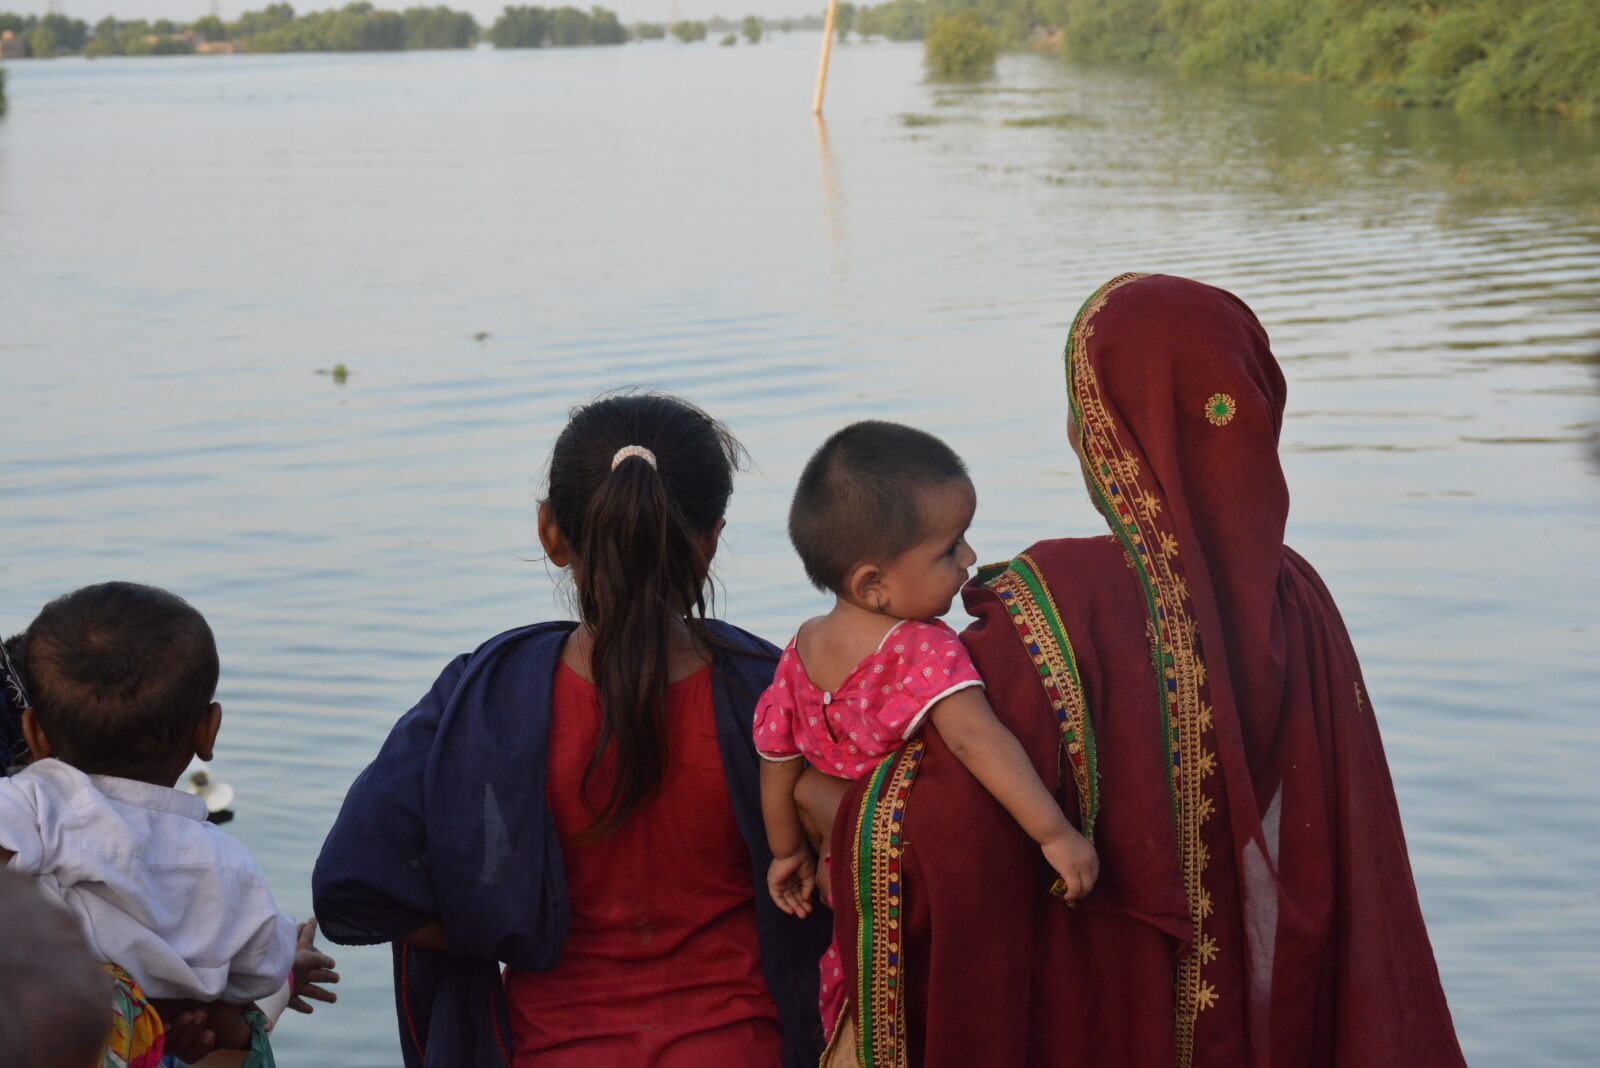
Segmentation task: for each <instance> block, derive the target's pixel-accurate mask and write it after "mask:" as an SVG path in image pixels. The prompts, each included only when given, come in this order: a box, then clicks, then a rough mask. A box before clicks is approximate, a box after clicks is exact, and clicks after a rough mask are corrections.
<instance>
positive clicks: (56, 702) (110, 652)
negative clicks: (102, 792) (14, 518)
mask: <svg viewBox="0 0 1600 1068" xmlns="http://www.w3.org/2000/svg"><path fill="white" fill-rule="evenodd" d="M25 650H26V657H27V677H28V686H29V697H30V698H31V699H32V707H33V711H34V714H35V716H37V718H38V725H39V728H40V729H41V730H42V731H43V733H44V735H45V737H46V738H47V739H48V740H49V743H50V747H51V750H52V755H54V756H55V757H57V758H58V759H60V760H61V761H63V762H64V763H67V764H71V765H72V766H74V767H76V768H78V769H79V770H80V771H83V772H85V773H88V774H99V775H117V776H121V777H124V778H130V779H143V780H146V781H154V779H156V778H165V779H169V781H167V782H166V783H165V784H164V785H169V786H170V785H172V783H173V782H175V781H176V780H177V776H178V775H179V774H181V773H182V770H183V767H184V765H185V764H187V763H188V761H189V759H190V757H191V756H192V755H193V752H194V745H193V739H194V736H195V733H196V727H197V726H198V725H199V724H201V723H203V722H204V721H205V719H206V717H207V716H208V715H209V714H210V712H211V708H212V698H213V696H214V695H215V693H216V688H217V676H218V670H219V667H218V661H217V644H216V640H215V639H214V638H213V637H212V634H211V628H210V626H208V625H207V624H206V621H205V617H203V616H202V615H201V614H200V613H199V612H197V611H196V610H195V609H194V608H193V607H192V606H191V605H190V604H189V603H188V602H187V601H185V600H184V599H183V598H181V597H178V596H177V595H176V594H172V593H168V592H167V591H165V590H161V589H156V588H155V587H153V586H141V585H138V584H136V583H132V582H105V583H101V584H99V585H95V586H85V587H84V588H83V589H81V590H77V591H75V592H73V593H69V594H67V595H66V596H65V597H60V598H58V599H56V600H54V601H51V602H50V603H49V604H47V605H45V607H44V610H43V611H41V612H40V613H39V617H38V618H37V619H35V620H34V621H33V623H32V624H31V625H30V626H29V627H28V633H27V640H26V644H25Z"/></svg>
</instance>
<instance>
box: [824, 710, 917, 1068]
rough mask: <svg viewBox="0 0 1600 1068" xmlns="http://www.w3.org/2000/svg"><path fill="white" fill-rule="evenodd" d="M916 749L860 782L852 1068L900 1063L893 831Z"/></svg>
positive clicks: (901, 815) (897, 847) (853, 867)
mask: <svg viewBox="0 0 1600 1068" xmlns="http://www.w3.org/2000/svg"><path fill="white" fill-rule="evenodd" d="M924 752H925V749H924V744H923V742H922V740H921V739H920V738H919V739H917V740H916V741H914V742H912V743H910V744H909V745H907V746H906V747H905V748H904V749H903V750H901V751H900V752H899V753H898V754H890V755H889V756H888V757H886V758H884V761H883V763H881V764H879V765H878V767H877V768H876V769H875V770H874V771H873V772H872V775H871V776H870V777H869V778H868V780H867V792H866V796H865V797H864V798H863V799H862V802H861V812H860V814H859V816H857V818H856V834H855V849H854V850H853V851H852V852H853V854H854V855H853V856H852V857H851V858H850V876H851V882H852V885H853V887H854V892H855V896H856V980H857V985H856V991H857V996H858V997H859V998H860V999H861V1005H860V1011H859V1013H858V1014H857V1020H856V1059H857V1062H858V1063H859V1065H860V1068H906V1045H905V1032H906V1005H905V998H904V988H903V986H902V984H901V978H902V977H903V975H904V974H905V969H904V967H903V959H902V957H901V942H900V933H901V932H900V902H901V889H902V883H901V880H900V874H901V872H900V853H901V834H900V832H901V827H902V825H903V822H904V820H905V814H906V798H907V797H908V796H909V795H910V793H911V783H912V780H913V779H915V778H916V775H917V768H918V767H920V766H921V764H922V755H923V753H924ZM846 1011H847V1012H848V1011H849V1010H848V1007H847V1008H846ZM836 1037H837V1036H836Z"/></svg>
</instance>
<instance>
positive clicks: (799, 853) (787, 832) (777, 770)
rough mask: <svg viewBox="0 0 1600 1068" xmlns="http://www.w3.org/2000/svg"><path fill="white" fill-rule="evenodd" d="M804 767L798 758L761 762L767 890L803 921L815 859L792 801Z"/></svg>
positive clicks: (807, 910) (814, 875) (812, 884)
mask: <svg viewBox="0 0 1600 1068" xmlns="http://www.w3.org/2000/svg"><path fill="white" fill-rule="evenodd" d="M805 766H806V762H805V761H804V760H802V759H801V758H799V757H794V758H793V759H790V760H765V759H764V760H762V761H761V818H762V820H763V822H764V823H765V824H766V826H767V845H768V846H770V847H771V849H772V865H771V866H770V867H769V868H768V869H767V890H768V892H769V893H771V894H772V900H773V901H774V902H776V903H777V906H778V907H779V908H780V909H782V910H783V911H785V912H787V913H789V915H791V916H799V917H802V918H804V917H806V916H809V915H811V891H812V889H813V888H814V887H815V886H816V881H817V857H816V854H815V853H813V852H812V851H811V844H810V843H809V842H807V841H806V833H805V829H804V827H802V826H801V824H800V810H799V809H798V808H797V807H796V806H795V801H794V784H795V783H796V782H797V781H799V778H800V772H801V771H803V770H804V769H805Z"/></svg>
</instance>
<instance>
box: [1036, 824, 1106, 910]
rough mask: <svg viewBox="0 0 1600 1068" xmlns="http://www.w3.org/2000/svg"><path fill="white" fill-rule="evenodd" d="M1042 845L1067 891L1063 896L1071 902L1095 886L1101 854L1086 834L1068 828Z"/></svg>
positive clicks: (1098, 874)
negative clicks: (1097, 852)
mask: <svg viewBox="0 0 1600 1068" xmlns="http://www.w3.org/2000/svg"><path fill="white" fill-rule="evenodd" d="M1039 848H1040V849H1042V850H1043V851H1044V859H1045V860H1047V861H1049V862H1050V866H1051V867H1052V868H1054V869H1055V870H1056V874H1057V875H1059V876H1061V882H1062V884H1063V887H1064V888H1065V890H1066V893H1065V894H1064V895H1063V896H1064V897H1065V898H1066V899H1067V900H1068V901H1077V900H1079V899H1080V898H1082V897H1083V896H1084V895H1085V894H1087V893H1088V892H1089V891H1090V890H1093V889H1094V882H1095V880H1096V879H1098V878H1099V877H1100V857H1099V856H1098V855H1097V854H1096V853H1095V851H1094V846H1092V845H1090V844H1089V840H1088V839H1087V838H1085V837H1084V836H1083V835H1081V834H1079V833H1078V832H1077V831H1076V830H1074V829H1073V828H1071V827H1068V828H1067V829H1066V830H1065V831H1063V832H1062V833H1060V834H1057V835H1054V836H1052V837H1050V838H1048V839H1046V840H1045V841H1043V842H1041V843H1039Z"/></svg>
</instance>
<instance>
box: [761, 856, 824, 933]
mask: <svg viewBox="0 0 1600 1068" xmlns="http://www.w3.org/2000/svg"><path fill="white" fill-rule="evenodd" d="M816 885H817V855H816V854H815V853H813V852H812V851H811V847H810V846H801V847H800V848H799V850H797V851H796V852H794V853H790V854H789V855H788V856H783V857H773V858H772V864H771V866H770V867H768V868H767V892H768V893H770V894H771V895H772V900H773V901H774V902H776V903H777V905H778V907H779V908H780V909H782V910H783V911H785V912H787V913H788V914H789V915H791V916H798V917H799V918H801V919H805V918H806V917H807V916H809V915H811V907H812V906H811V891H812V890H813V889H814V888H815V887H816Z"/></svg>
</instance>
